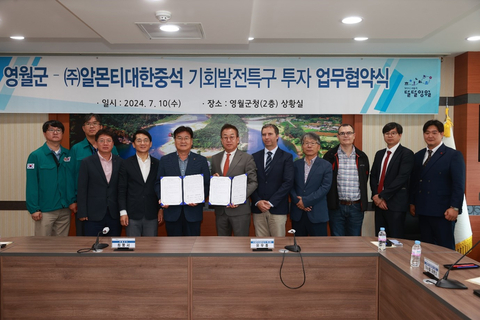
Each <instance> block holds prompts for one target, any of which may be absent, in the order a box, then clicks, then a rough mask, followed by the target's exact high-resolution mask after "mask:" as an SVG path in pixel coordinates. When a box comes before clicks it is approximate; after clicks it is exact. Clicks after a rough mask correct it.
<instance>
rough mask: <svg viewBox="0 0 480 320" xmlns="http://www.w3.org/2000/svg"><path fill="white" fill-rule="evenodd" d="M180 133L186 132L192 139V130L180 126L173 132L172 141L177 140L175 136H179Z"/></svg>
mask: <svg viewBox="0 0 480 320" xmlns="http://www.w3.org/2000/svg"><path fill="white" fill-rule="evenodd" d="M182 132H188V134H189V135H190V138H192V139H193V130H192V128H190V127H185V126H180V127H178V128H177V129H175V131H173V139H175V138H177V134H180V133H182Z"/></svg>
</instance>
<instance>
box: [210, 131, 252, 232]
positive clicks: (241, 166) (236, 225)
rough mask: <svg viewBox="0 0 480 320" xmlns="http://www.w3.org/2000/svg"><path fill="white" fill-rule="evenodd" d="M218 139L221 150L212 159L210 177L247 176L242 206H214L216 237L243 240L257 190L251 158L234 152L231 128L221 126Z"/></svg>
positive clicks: (234, 136)
mask: <svg viewBox="0 0 480 320" xmlns="http://www.w3.org/2000/svg"><path fill="white" fill-rule="evenodd" d="M220 139H221V141H222V146H223V149H224V150H225V151H222V152H220V153H217V154H216V155H214V156H213V157H212V175H217V176H228V177H235V176H238V175H240V174H245V173H246V174H247V201H246V203H244V204H240V205H233V204H230V205H228V206H226V207H223V206H216V207H215V219H216V225H217V235H219V236H231V235H232V232H233V235H234V236H243V237H247V236H248V234H249V232H250V220H251V218H250V214H251V209H250V200H249V199H248V197H250V195H251V194H252V193H253V191H255V189H257V186H258V183H257V166H256V165H255V160H253V156H252V155H250V154H248V153H245V152H243V151H240V150H238V144H239V143H240V137H239V135H238V129H237V127H235V126H234V125H231V124H228V123H227V124H225V125H223V127H222V129H221V130H220Z"/></svg>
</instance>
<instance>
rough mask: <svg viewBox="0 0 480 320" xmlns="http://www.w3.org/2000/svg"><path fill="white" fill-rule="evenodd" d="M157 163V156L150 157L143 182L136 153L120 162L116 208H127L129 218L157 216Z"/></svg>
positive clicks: (150, 218) (139, 218)
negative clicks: (148, 167)
mask: <svg viewBox="0 0 480 320" xmlns="http://www.w3.org/2000/svg"><path fill="white" fill-rule="evenodd" d="M158 164H159V161H158V159H157V158H154V157H150V172H149V174H148V177H147V181H146V182H145V181H144V180H143V175H142V171H141V170H140V165H139V164H138V158H137V155H136V154H135V155H133V156H131V157H129V158H128V159H125V160H124V161H123V162H122V165H121V166H120V172H119V177H118V207H119V208H118V209H119V211H121V210H127V214H128V217H129V219H133V220H142V219H143V217H145V219H147V220H153V219H156V218H157V214H158V209H159V208H160V206H159V204H158V196H157V193H156V192H155V181H156V178H157V173H158Z"/></svg>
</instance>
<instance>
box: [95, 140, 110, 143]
mask: <svg viewBox="0 0 480 320" xmlns="http://www.w3.org/2000/svg"><path fill="white" fill-rule="evenodd" d="M112 142H113V140H112V139H98V143H112Z"/></svg>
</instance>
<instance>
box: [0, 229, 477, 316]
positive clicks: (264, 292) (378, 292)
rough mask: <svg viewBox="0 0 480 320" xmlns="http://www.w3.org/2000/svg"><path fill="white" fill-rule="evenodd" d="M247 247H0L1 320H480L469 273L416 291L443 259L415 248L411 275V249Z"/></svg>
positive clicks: (181, 242) (333, 243) (241, 243)
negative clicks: (428, 264)
mask: <svg viewBox="0 0 480 320" xmlns="http://www.w3.org/2000/svg"><path fill="white" fill-rule="evenodd" d="M250 240H251V239H250V238H249V237H152V238H146V237H145V238H136V248H135V251H124V252H122V251H114V249H112V247H111V238H102V239H101V242H106V243H110V246H109V247H108V248H105V249H104V250H103V251H102V252H88V253H82V254H79V253H77V250H78V249H81V248H90V247H91V246H92V244H93V243H94V242H95V238H92V237H63V238H60V237H12V238H2V239H1V241H12V242H13V243H12V244H10V245H8V246H7V247H6V248H4V249H1V250H0V304H1V305H0V319H332V318H336V319H420V318H425V319H480V298H479V297H477V296H475V295H474V294H473V289H480V282H479V281H480V280H479V279H480V270H479V269H470V270H458V271H451V272H450V276H449V279H455V280H459V281H461V282H462V283H464V284H465V285H467V286H468V290H448V289H443V288H438V287H435V286H434V285H432V284H428V283H425V282H424V279H427V277H426V276H425V275H424V274H423V273H422V272H423V258H424V257H426V258H429V259H430V260H433V261H434V262H436V263H438V264H439V265H441V267H440V275H441V276H443V274H444V272H445V271H446V269H445V268H444V267H443V266H442V265H443V264H447V263H453V262H455V261H456V260H457V259H458V258H459V257H460V254H459V253H456V252H454V251H452V250H449V249H445V248H442V247H438V246H435V245H431V244H422V265H421V267H420V268H411V267H410V252H411V247H412V244H413V242H412V241H409V240H400V241H401V242H403V244H404V245H403V247H396V248H387V250H386V251H385V252H383V253H378V252H377V247H376V246H375V245H374V244H373V243H372V241H375V240H376V239H375V238H370V237H298V238H297V242H298V245H299V246H301V249H302V250H301V255H300V254H298V253H294V252H287V253H283V252H280V249H282V248H283V247H284V246H285V245H291V244H292V242H293V238H291V237H285V238H275V248H274V249H273V250H272V251H259V252H253V251H252V249H250ZM464 262H475V261H474V260H472V259H470V258H468V257H466V258H465V261H464ZM280 268H282V271H281V274H280ZM304 272H305V283H304V284H303V286H302V283H303V281H304ZM282 281H283V283H284V284H285V285H284V284H283V283H282ZM287 286H288V287H291V288H293V287H300V288H298V289H290V288H288V287H287Z"/></svg>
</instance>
